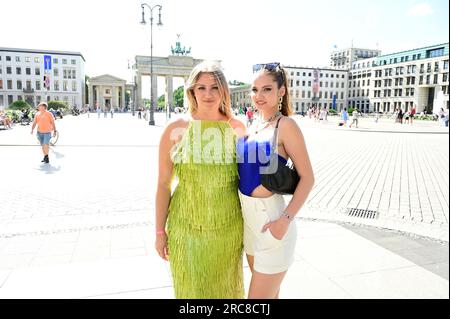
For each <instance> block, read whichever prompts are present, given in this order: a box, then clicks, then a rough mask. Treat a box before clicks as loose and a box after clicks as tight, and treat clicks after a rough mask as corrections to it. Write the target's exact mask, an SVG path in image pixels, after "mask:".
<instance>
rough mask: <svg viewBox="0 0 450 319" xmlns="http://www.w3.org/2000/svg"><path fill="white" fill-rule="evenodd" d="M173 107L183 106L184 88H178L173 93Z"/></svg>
mask: <svg viewBox="0 0 450 319" xmlns="http://www.w3.org/2000/svg"><path fill="white" fill-rule="evenodd" d="M173 103H174V105H173V107H183V105H184V87H183V86H180V87H179V88H178V89H176V90H175V92H173Z"/></svg>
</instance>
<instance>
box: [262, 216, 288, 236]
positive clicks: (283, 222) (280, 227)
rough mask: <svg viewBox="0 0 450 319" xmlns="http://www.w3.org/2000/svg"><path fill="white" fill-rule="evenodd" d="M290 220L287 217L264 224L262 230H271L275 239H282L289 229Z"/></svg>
mask: <svg viewBox="0 0 450 319" xmlns="http://www.w3.org/2000/svg"><path fill="white" fill-rule="evenodd" d="M289 223H290V221H289V220H288V219H287V218H283V217H280V218H279V219H277V220H275V221H273V222H270V223H267V224H265V225H264V227H263V229H262V232H263V233H264V232H266V231H269V232H270V233H271V234H272V236H273V237H274V238H275V239H278V240H282V239H283V238H284V235H286V233H287V231H288V229H289Z"/></svg>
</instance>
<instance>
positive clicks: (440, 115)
mask: <svg viewBox="0 0 450 319" xmlns="http://www.w3.org/2000/svg"><path fill="white" fill-rule="evenodd" d="M438 117H439V121H440V122H441V125H442V126H444V127H445V117H446V113H445V111H444V108H442V107H441V109H440V111H439V113H438Z"/></svg>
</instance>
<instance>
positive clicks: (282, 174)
mask: <svg viewBox="0 0 450 319" xmlns="http://www.w3.org/2000/svg"><path fill="white" fill-rule="evenodd" d="M280 120H281V118H279V119H278V121H277V125H276V127H275V132H274V136H273V143H272V147H271V150H270V158H269V166H267V167H264V169H263V171H262V172H261V184H262V185H263V186H264V187H265V188H267V189H268V190H270V191H271V192H273V193H276V194H282V195H289V194H290V195H292V194H294V192H295V189H296V188H297V185H298V183H299V182H300V176H299V175H298V173H297V170H296V169H295V166H294V164H293V163H292V164H289V163H287V164H286V165H285V164H283V163H281V162H280V160H279V158H278V154H277V153H276V152H275V151H276V148H277V145H278V125H279V123H280Z"/></svg>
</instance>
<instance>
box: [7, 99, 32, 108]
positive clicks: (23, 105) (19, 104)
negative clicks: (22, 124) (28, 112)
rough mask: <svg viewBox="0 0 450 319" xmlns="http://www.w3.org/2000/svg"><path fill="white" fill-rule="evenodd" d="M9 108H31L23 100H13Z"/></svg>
mask: <svg viewBox="0 0 450 319" xmlns="http://www.w3.org/2000/svg"><path fill="white" fill-rule="evenodd" d="M9 109H10V110H23V109H31V105H30V104H28V103H27V102H25V101H14V102H13V103H11V105H10V106H9Z"/></svg>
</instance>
